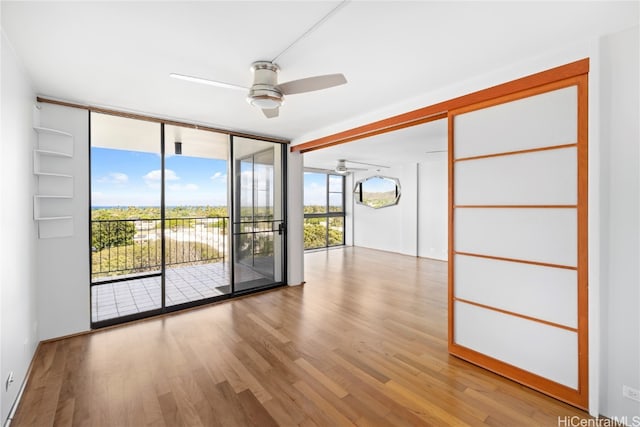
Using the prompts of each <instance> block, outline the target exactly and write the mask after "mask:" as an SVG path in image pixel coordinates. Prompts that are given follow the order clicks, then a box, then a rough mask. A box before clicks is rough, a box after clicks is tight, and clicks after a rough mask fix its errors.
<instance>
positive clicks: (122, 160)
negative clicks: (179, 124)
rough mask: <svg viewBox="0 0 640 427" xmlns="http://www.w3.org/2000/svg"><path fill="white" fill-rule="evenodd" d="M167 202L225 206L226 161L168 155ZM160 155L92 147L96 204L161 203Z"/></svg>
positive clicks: (93, 197)
mask: <svg viewBox="0 0 640 427" xmlns="http://www.w3.org/2000/svg"><path fill="white" fill-rule="evenodd" d="M165 178H166V204H167V206H178V205H197V206H205V205H209V206H226V204H227V162H226V161H225V160H218V159H202V158H195V157H188V156H170V157H167V159H166V172H165ZM160 179H161V174H160V156H159V155H158V154H155V153H144V152H139V151H126V150H114V149H107V148H99V147H92V148H91V203H92V205H93V206H159V205H160Z"/></svg>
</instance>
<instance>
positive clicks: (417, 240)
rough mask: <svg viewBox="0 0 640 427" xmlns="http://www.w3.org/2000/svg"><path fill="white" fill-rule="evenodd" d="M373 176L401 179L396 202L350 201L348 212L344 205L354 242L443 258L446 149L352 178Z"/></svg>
mask: <svg viewBox="0 0 640 427" xmlns="http://www.w3.org/2000/svg"><path fill="white" fill-rule="evenodd" d="M373 175H383V176H388V177H392V178H398V179H400V187H401V197H400V202H399V203H398V204H397V205H396V206H390V207H387V208H382V209H371V208H369V207H366V206H362V205H359V204H355V205H354V206H353V216H352V217H351V216H350V215H351V212H350V210H348V211H347V221H348V224H349V225H351V224H352V220H353V225H352V228H353V236H354V240H353V244H354V245H355V246H362V247H365V248H372V249H379V250H383V251H389V252H397V253H401V254H405V255H412V256H420V257H426V258H433V259H438V260H444V261H446V260H447V257H448V249H447V248H448V234H447V224H448V219H447V218H448V215H447V213H448V208H447V203H448V186H447V182H448V171H447V153H434V154H433V155H430V156H429V158H427V160H425V161H423V162H420V163H407V164H402V165H394V166H393V167H391V168H390V169H383V170H382V171H381V172H365V173H362V172H361V173H356V174H354V175H353V180H354V181H355V180H359V179H363V178H366V177H368V176H373ZM352 200H353V190H351V191H347V202H348V203H347V204H351V201H352ZM350 228H351V227H350ZM347 242H348V241H347Z"/></svg>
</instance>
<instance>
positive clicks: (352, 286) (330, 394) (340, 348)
mask: <svg viewBox="0 0 640 427" xmlns="http://www.w3.org/2000/svg"><path fill="white" fill-rule="evenodd" d="M305 264H306V273H305V278H306V280H307V283H306V284H305V285H304V286H298V287H291V288H281V289H277V290H274V291H270V292H266V293H262V294H259V295H254V296H249V297H245V298H242V299H238V300H234V301H228V302H224V303H220V304H217V305H213V306H208V307H205V308H201V309H197V310H192V311H189V312H186V313H181V314H176V315H171V316H166V317H162V318H156V319H151V320H147V321H142V322H138V323H135V324H130V325H126V326H122V327H118V328H115V329H111V330H104V331H100V332H96V333H94V334H91V335H85V336H78V337H73V338H68V339H64V340H60V341H56V342H51V343H46V344H43V345H41V346H40V349H39V351H38V353H37V355H36V358H35V361H34V369H33V372H32V376H31V379H30V380H29V382H28V385H27V388H26V390H25V394H24V396H23V399H22V403H21V405H20V407H19V408H18V412H17V414H16V418H15V419H14V422H13V424H12V426H16V427H17V426H38V427H41V426H51V425H56V426H69V425H78V426H84V425H87V426H117V427H119V426H127V425H128V426H136V427H137V426H145V425H158V426H171V427H173V426H182V425H184V426H218V425H225V426H245V425H256V426H272V425H283V426H294V425H301V426H314V425H316V426H339V425H354V424H355V425H358V426H420V425H436V426H441V425H504V426H525V425H535V426H539V425H548V426H557V425H558V417H563V418H564V417H565V416H577V417H580V418H585V417H587V414H586V413H584V412H582V411H580V410H578V409H575V408H573V407H571V406H568V405H566V404H563V403H561V402H558V401H556V400H554V399H551V398H548V397H546V396H544V395H542V394H540V393H537V392H535V391H533V390H530V389H527V388H525V387H522V386H520V385H518V384H516V383H514V382H511V381H509V380H506V379H504V378H501V377H499V376H497V375H494V374H492V373H490V372H487V371H485V370H483V369H480V368H477V367H475V366H473V365H470V364H468V363H466V362H464V361H461V360H459V359H456V358H454V357H451V356H449V355H448V354H447V336H446V334H447V317H446V314H447V308H446V298H447V285H446V274H447V273H446V266H447V264H446V263H444V262H439V261H431V260H425V259H417V258H414V257H408V256H401V255H395V254H390V253H385V252H379V251H373V250H367V249H361V248H357V249H356V248H344V249H336V250H330V251H323V252H315V253H309V254H307V255H305Z"/></svg>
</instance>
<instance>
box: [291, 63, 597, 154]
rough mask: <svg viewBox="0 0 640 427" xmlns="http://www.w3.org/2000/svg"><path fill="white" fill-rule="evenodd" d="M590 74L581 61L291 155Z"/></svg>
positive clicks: (365, 127) (321, 140) (327, 140)
mask: <svg viewBox="0 0 640 427" xmlns="http://www.w3.org/2000/svg"><path fill="white" fill-rule="evenodd" d="M588 72H589V58H584V59H580V60H578V61H575V62H571V63H569V64H566V65H562V66H560V67H555V68H551V69H549V70H546V71H542V72H539V73H536V74H531V75H529V76H526V77H522V78H519V79H516V80H512V81H510V82H507V83H502V84H499V85H497V86H492V87H490V88H487V89H482V90H479V91H477V92H473V93H470V94H467V95H462V96H459V97H457V98H453V99H449V100H447V101H443V102H439V103H437V104H433V105H429V106H426V107H422V108H419V109H417V110H413V111H409V112H407V113H402V114H398V115H396V116H392V117H389V118H386V119H383V120H378V121H375V122H372V123H368V124H366V125H362V126H358V127H355V128H353V129H348V130H345V131H342V132H338V133H334V134H332V135H327V136H323V137H322V138H318V139H314V140H311V141H307V142H304V143H302V144H297V145H294V146H292V147H291V151H299V152H301V153H306V152H308V151H314V150H319V149H321V148H326V147H331V146H333V145H339V144H344V143H346V142H350V141H355V140H357V139H362V138H367V137H370V136H374V135H378V134H381V133H386V132H392V131H394V130H398V129H403V128H405V127H409V126H415V125H418V124H422V123H428V122H430V121H434V120H439V119H444V118H446V117H447V112H448V111H451V110H454V109H457V108H463V107H465V106H468V105H472V104H477V103H480V102H485V101H489V100H492V99H495V98H499V97H501V96H506V95H509V94H512V93H517V92H520V91H523V90H527V89H533V88H536V87H539V86H543V85H546V84H549V83H553V82H557V81H560V80H564V79H568V78H571V77H576V76H580V75H584V74H587V73H588Z"/></svg>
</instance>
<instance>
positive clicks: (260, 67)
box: [169, 0, 348, 118]
mask: <svg viewBox="0 0 640 427" xmlns="http://www.w3.org/2000/svg"><path fill="white" fill-rule="evenodd" d="M347 3H348V1H346V0H345V1H343V2H341V3H340V4H339V5H338V6H336V7H335V8H334V9H332V10H331V11H330V12H329V13H328V14H326V15H325V16H324V17H323V18H322V19H320V20H319V21H318V22H316V23H315V24H314V25H313V26H312V27H311V28H309V29H308V30H307V31H306V32H305V33H304V34H302V35H301V36H300V37H298V38H297V39H296V40H295V41H294V42H293V43H291V44H290V45H289V46H287V48H286V49H284V50H283V51H282V52H280V54H278V55H277V56H276V57H275V58H273V59H272V60H271V61H256V62H254V63H253V64H251V71H253V84H252V85H251V87H245V86H240V85H236V84H232V83H226V82H221V81H217V80H210V79H205V78H202V77H195V76H189V75H186V74H178V73H171V74H169V76H171V77H173V78H177V79H182V80H187V81H190V82H194V83H203V84H208V85H211V86H217V87H223V88H227V89H238V90H242V91H248V93H247V102H249V103H250V104H251V105H253V106H255V107H258V108H260V109H261V110H262V112H263V113H264V115H265V116H266V117H267V118H273V117H278V115H279V113H280V106H281V105H282V103H283V102H284V97H285V95H295V94H298V93H305V92H313V91H317V90H322V89H328V88H331V87H334V86H340V85H343V84H345V83H347V79H346V78H345V76H344V75H343V74H326V75H322V76H314V77H307V78H304V79H299V80H292V81H289V82H285V83H280V84H279V83H278V71H279V69H280V68H279V67H278V65H277V64H276V60H277V59H278V58H279V57H280V56H282V55H283V54H284V53H285V52H286V51H288V50H289V49H290V48H291V47H292V46H294V45H295V44H296V43H298V42H299V41H300V40H301V39H303V38H304V37H306V36H308V35H309V34H310V33H311V32H313V31H314V30H315V29H317V28H318V27H319V26H320V25H321V24H322V23H323V22H325V21H326V20H327V19H329V17H330V16H331V15H333V14H334V13H336V12H337V11H338V10H339V9H340V8H342V7H343V6H344V5H346V4H347Z"/></svg>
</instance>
